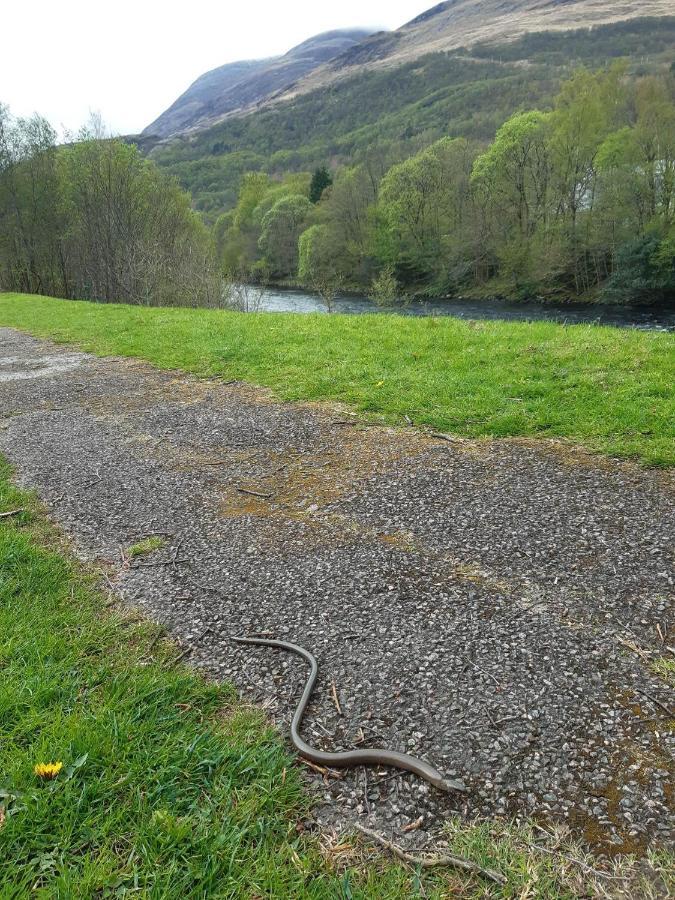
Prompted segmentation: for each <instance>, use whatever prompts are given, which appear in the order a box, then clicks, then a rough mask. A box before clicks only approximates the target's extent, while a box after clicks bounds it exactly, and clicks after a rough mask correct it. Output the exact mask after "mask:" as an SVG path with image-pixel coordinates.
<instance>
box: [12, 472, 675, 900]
mask: <svg viewBox="0 0 675 900" xmlns="http://www.w3.org/2000/svg"><path fill="white" fill-rule="evenodd" d="M9 479H10V470H9V467H8V466H7V465H6V464H5V463H4V462H2V461H1V460H0V513H3V512H7V511H16V510H22V511H20V512H18V513H17V514H14V515H11V516H8V517H4V516H2V517H0V673H1V677H0V897H1V898H2V900H15V898H16V900H19V898H24V897H29V896H30V897H37V898H44V900H54V898H59V900H61V898H63V900H72V898H87V900H88V898H93V897H122V896H127V895H129V896H134V897H141V898H157V900H159V898H162V900H173V898H175V900H184V898H241V900H244V898H245V900H251V898H263V897H265V898H279V900H287V898H294V900H296V898H297V900H304V898H316V900H369V898H372V900H375V898H381V900H407V898H413V897H420V898H422V897H424V898H432V900H433V898H435V900H441V898H444V897H457V898H475V900H478V898H516V897H523V896H527V897H529V898H533V900H536V898H541V900H553V898H561V900H563V898H569V900H572V898H575V897H579V896H582V895H583V896H589V897H592V896H598V897H599V896H603V897H605V896H607V894H604V893H602V894H601V893H599V887H598V885H604V886H605V887H606V886H608V885H609V886H610V887H612V886H614V885H618V884H620V885H621V886H622V887H625V888H626V889H627V890H628V894H623V895H622V896H639V897H644V898H645V900H647V898H656V897H658V896H663V889H664V886H665V884H666V879H668V878H671V879H672V873H673V861H672V858H670V857H668V856H665V855H663V854H651V855H650V857H649V859H648V860H645V861H642V862H640V863H635V862H634V861H632V860H630V859H627V860H625V861H624V862H623V863H621V864H620V872H621V876H622V880H621V881H620V882H615V881H607V880H606V879H604V878H603V879H601V880H600V881H598V880H597V879H595V878H593V877H591V876H590V875H589V874H588V871H587V869H585V868H584V866H585V865H587V864H588V863H589V862H592V860H590V859H589V857H588V856H586V855H584V854H583V853H582V851H581V850H580V849H579V847H577V846H575V845H574V844H570V841H569V837H568V838H567V839H565V840H563V839H562V837H561V836H560V835H553V836H546V835H545V834H544V835H542V833H541V829H540V830H539V831H536V830H535V828H536V826H521V827H518V828H516V827H515V826H511V825H509V824H508V823H505V822H495V823H481V824H477V825H464V824H462V823H460V822H451V823H449V824H448V830H447V837H448V841H449V845H450V848H451V851H452V852H455V853H460V854H463V855H465V856H467V857H469V858H470V859H472V860H474V861H475V862H477V863H478V864H479V865H482V866H484V867H489V868H492V869H497V870H498V871H500V872H502V873H503V874H504V875H505V877H506V879H507V883H506V884H505V885H504V886H503V887H502V886H498V885H495V884H492V883H489V882H484V881H482V880H480V879H478V878H476V877H471V876H468V875H466V874H463V873H458V872H456V871H454V870H452V869H440V870H437V871H435V872H425V873H422V872H420V871H415V869H414V868H411V867H405V868H404V867H403V866H401V865H397V864H392V863H390V862H389V861H388V860H385V859H383V858H382V857H381V855H378V854H376V853H374V852H371V851H370V850H369V849H368V848H366V847H365V846H364V845H363V843H362V842H359V841H358V840H356V839H350V838H349V836H347V837H346V838H345V837H341V838H340V839H339V844H338V845H337V846H335V845H333V847H332V848H331V847H330V846H328V847H326V846H325V839H324V844H323V846H322V842H321V841H320V839H319V837H317V836H312V835H311V834H306V833H305V832H303V830H302V828H301V827H299V823H300V822H301V821H302V817H303V815H304V814H305V813H306V811H307V809H308V806H309V803H308V799H307V796H306V795H305V794H304V793H303V791H302V789H301V785H300V779H299V776H298V771H297V769H296V768H295V767H294V765H293V764H292V760H291V759H290V758H289V756H288V754H287V753H286V752H285V750H284V749H283V746H282V744H281V741H280V739H279V737H278V736H277V735H276V734H275V733H274V732H273V731H272V730H271V729H270V728H269V727H268V726H267V725H266V724H265V721H264V719H263V717H262V715H261V714H260V713H259V712H256V711H255V710H254V709H251V708H249V707H246V706H244V705H242V704H241V703H240V702H239V701H238V700H237V698H236V695H235V692H234V690H233V689H232V688H230V687H227V686H217V685H213V684H209V683H207V682H206V681H204V680H203V679H201V678H200V677H199V676H197V675H196V674H194V673H191V672H190V671H189V670H188V669H187V668H185V667H182V666H180V665H177V664H176V660H177V656H178V653H177V649H176V647H175V646H173V645H172V643H171V642H170V641H168V640H167V639H166V638H165V637H163V636H162V632H161V631H158V626H156V625H153V624H151V623H147V622H145V623H144V622H143V621H142V620H139V619H138V618H137V617H136V616H135V615H134V614H132V613H130V612H126V613H125V612H124V611H123V610H122V609H121V608H120V607H119V606H118V605H117V604H116V603H115V602H113V600H111V599H109V598H107V597H105V596H102V595H101V594H100V593H99V591H98V590H97V588H96V581H95V580H94V576H93V574H92V573H88V572H87V571H85V570H84V569H83V568H82V566H81V565H80V564H78V563H77V562H76V561H74V560H73V559H72V558H71V556H70V554H69V552H68V548H67V547H65V546H64V545H63V544H62V542H61V541H60V539H59V536H58V535H57V534H56V533H55V531H54V530H53V529H52V528H51V527H50V526H49V525H48V524H47V522H46V520H45V518H44V515H43V514H42V512H41V510H40V508H39V506H38V505H37V503H36V502H35V500H34V499H33V498H32V497H30V496H28V495H26V494H25V493H21V492H19V491H18V490H16V489H15V488H14V487H13V486H12V485H11V482H10V480H9ZM158 638H159V639H158ZM56 762H61V763H63V769H62V770H61V772H60V774H59V775H58V776H57V777H56V778H55V779H54V780H53V781H44V780H41V779H39V778H38V777H37V776H36V774H35V772H34V767H35V765H36V764H38V763H56ZM537 846H539V847H543V848H544V849H543V850H539V849H535V847H537ZM623 879H625V881H624V880H623Z"/></svg>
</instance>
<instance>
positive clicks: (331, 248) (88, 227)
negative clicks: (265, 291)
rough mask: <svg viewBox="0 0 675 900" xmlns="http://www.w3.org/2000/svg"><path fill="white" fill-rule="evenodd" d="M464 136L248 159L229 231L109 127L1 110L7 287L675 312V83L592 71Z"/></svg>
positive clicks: (161, 296)
mask: <svg viewBox="0 0 675 900" xmlns="http://www.w3.org/2000/svg"><path fill="white" fill-rule="evenodd" d="M481 65H482V63H481ZM487 65H490V64H489V63H487ZM405 89H406V88H405V85H403V86H402V90H405ZM448 131H449V133H448V134H444V135H442V136H440V137H437V138H434V139H433V140H432V139H429V140H428V141H427V142H424V141H423V140H419V141H418V142H417V143H418V146H417V149H415V150H414V151H413V152H408V151H406V152H402V144H401V143H400V142H399V143H397V142H394V141H384V140H383V141H381V142H372V143H370V144H367V145H364V146H363V148H362V149H361V150H360V152H359V154H358V155H357V156H355V157H354V158H353V159H350V160H348V161H347V162H346V163H344V164H342V163H340V162H339V161H336V159H335V158H334V157H326V158H325V159H324V160H323V162H322V163H321V164H319V165H317V166H316V168H315V169H314V172H313V174H312V172H311V171H302V170H301V171H293V170H292V167H290V166H289V169H290V170H288V171H285V172H269V171H264V170H261V169H260V168H256V167H255V166H249V165H248V163H250V159H249V157H248V156H247V151H236V152H234V153H233V154H232V155H233V157H235V158H236V161H237V165H241V168H242V171H241V173H240V176H239V179H238V180H239V190H238V192H237V194H236V195H235V197H234V198H233V204H232V207H231V208H230V209H228V210H227V211H226V212H222V213H221V214H220V215H218V216H217V217H216V218H215V220H214V221H213V223H212V224H211V222H210V221H209V219H208V218H205V217H204V216H203V215H201V214H200V213H199V212H198V211H197V210H195V209H194V208H193V207H194V198H192V197H191V196H190V194H189V193H188V192H187V191H186V190H184V189H183V188H182V187H181V186H180V185H179V183H178V180H177V179H176V177H175V176H173V175H172V174H170V172H168V171H166V170H165V169H163V168H162V167H160V166H159V165H158V164H157V162H156V161H155V159H153V158H146V157H144V156H143V154H142V153H141V151H140V150H139V148H137V147H136V146H135V145H133V144H130V143H128V142H126V141H123V140H120V139H114V138H112V137H111V136H110V135H108V134H106V133H105V130H104V129H103V127H102V126H101V123H100V122H97V121H93V122H92V123H91V124H90V126H89V127H88V128H85V129H84V130H83V131H82V132H81V134H80V135H78V137H77V139H76V140H73V141H71V142H69V143H67V144H61V145H59V144H58V143H57V140H56V135H55V133H54V131H53V129H52V128H51V127H50V125H49V124H48V123H47V122H46V121H45V120H44V119H42V118H40V117H39V116H34V117H33V118H31V119H27V120H25V119H19V120H15V119H13V118H12V117H11V116H10V114H9V111H8V110H7V109H6V108H5V107H0V287H2V288H4V289H7V290H14V291H22V292H26V293H42V294H48V295H53V296H60V297H72V298H81V299H95V300H101V301H112V300H117V301H125V302H131V303H139V304H146V305H156V304H164V305H191V306H217V305H222V304H223V303H227V285H228V284H232V283H237V282H259V283H270V282H272V283H277V284H279V283H281V284H284V283H285V284H296V285H297V284H301V285H303V286H305V287H307V288H309V289H311V290H313V291H316V292H318V293H319V294H320V295H321V296H322V297H323V298H324V300H325V302H326V303H327V305H328V307H329V308H330V307H331V304H332V300H333V298H334V297H335V295H336V294H337V292H338V291H340V290H353V291H359V292H363V293H367V294H368V295H369V296H370V297H371V298H372V299H373V300H374V301H375V302H377V303H380V304H383V305H386V304H390V303H392V302H395V301H401V300H403V301H405V300H406V299H408V298H411V297H424V296H428V297H435V296H458V297H462V296H466V297H481V298H489V297H508V298H514V299H526V298H532V297H543V298H546V299H552V300H558V301H560V300H563V301H570V300H597V299H600V300H604V301H607V302H618V303H627V304H657V303H667V302H669V301H672V300H673V298H674V297H675V71H673V70H672V69H671V71H670V72H665V73H662V74H643V75H635V73H632V72H629V71H628V64H627V63H626V62H624V61H615V62H613V63H611V64H609V65H608V66H605V67H603V68H601V69H598V70H596V71H592V70H590V69H588V68H585V67H580V68H578V69H577V70H576V71H575V72H574V73H573V74H572V75H571V77H569V78H568V79H567V80H565V81H564V82H563V83H562V84H561V86H560V88H559V90H558V92H557V93H556V94H555V95H554V96H553V97H552V98H551V101H550V103H542V104H540V105H539V106H537V107H531V108H527V107H523V108H521V109H520V110H518V111H516V112H514V113H513V114H512V115H510V117H509V118H507V119H506V121H505V122H503V123H502V124H500V125H499V127H498V128H497V130H496V134H495V135H494V137H493V138H492V139H484V138H481V137H478V136H476V134H475V133H473V134H466V135H458V134H457V133H456V131H457V123H456V122H453V127H452V128H449V129H448ZM408 150H409V148H408Z"/></svg>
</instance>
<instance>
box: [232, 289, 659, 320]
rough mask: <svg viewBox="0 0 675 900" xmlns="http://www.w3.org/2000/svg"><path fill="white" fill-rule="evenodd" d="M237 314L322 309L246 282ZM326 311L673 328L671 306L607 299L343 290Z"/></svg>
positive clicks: (297, 295) (309, 299) (312, 297)
mask: <svg viewBox="0 0 675 900" xmlns="http://www.w3.org/2000/svg"><path fill="white" fill-rule="evenodd" d="M243 295H244V296H245V303H244V304H242V309H241V311H242V312H245V311H258V312H294V313H327V312H329V310H328V308H327V306H326V303H325V302H324V300H322V299H321V297H319V296H318V295H317V294H312V293H310V292H308V291H306V290H304V289H302V288H300V287H290V286H287V285H275V286H266V287H262V286H255V285H247V286H246V287H245V289H244V291H243ZM330 312H331V313H334V314H342V315H363V314H371V315H376V314H385V315H386V314H389V315H392V314H395V315H399V316H406V317H408V316H413V317H417V318H427V317H434V316H436V317H452V318H457V319H487V320H490V321H503V322H537V321H541V322H557V323H558V324H570V325H581V324H595V325H614V326H616V327H620V328H639V329H641V330H644V331H675V307H673V308H672V309H662V308H658V307H646V306H643V307H629V306H625V305H619V304H609V303H592V302H588V303H578V302H577V303H561V302H557V303H556V302H553V301H549V300H543V299H537V300H506V299H502V298H498V297H483V298H478V297H457V298H447V297H446V298H441V297H436V298H430V299H422V298H415V299H405V300H401V301H400V302H397V303H395V304H392V305H391V306H377V305H376V304H375V303H373V301H372V300H370V299H369V298H368V297H366V296H364V295H363V294H358V293H356V292H354V293H350V292H345V293H343V294H341V295H340V296H338V297H336V298H335V300H334V301H333V303H332V305H331V309H330Z"/></svg>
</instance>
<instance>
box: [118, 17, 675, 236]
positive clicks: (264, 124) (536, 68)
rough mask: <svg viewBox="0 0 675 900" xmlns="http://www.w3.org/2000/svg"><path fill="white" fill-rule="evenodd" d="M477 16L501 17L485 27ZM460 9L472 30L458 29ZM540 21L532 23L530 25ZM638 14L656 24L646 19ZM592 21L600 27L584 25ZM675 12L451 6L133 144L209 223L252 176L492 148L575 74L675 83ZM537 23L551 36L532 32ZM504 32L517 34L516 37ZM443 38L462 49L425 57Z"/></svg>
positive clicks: (240, 89) (241, 92) (243, 85)
mask: <svg viewBox="0 0 675 900" xmlns="http://www.w3.org/2000/svg"><path fill="white" fill-rule="evenodd" d="M480 8H483V9H485V10H488V11H489V10H492V12H493V13H494V15H493V17H492V18H491V19H490V18H489V17H488V18H487V19H486V20H485V21H483V23H482V25H481V23H480V15H479V12H480ZM460 9H461V10H464V12H465V13H466V15H467V20H466V21H464V20H462V18H461V17H460V18H454V19H453V18H451V17H452V16H455V17H456V16H457V14H458V11H459V10H460ZM536 9H539V10H540V15H539V16H536V15H533V18H532V21H531V22H529V20H528V19H527V17H525V18H523V17H522V16H523V11H524V10H529V11H530V12H531V13H533V11H535V10H536ZM643 9H648V10H649V11H650V12H651V13H652V15H651V16H640V15H639V14H640V13H641V12H642V10H643ZM593 11H594V12H593ZM591 12H593V15H594V16H595V17H596V24H593V25H591V26H589V24H588V22H589V21H593V19H592V18H588V16H589V15H590V13H591ZM674 12H675V10H673V9H672V0H634V2H632V3H629V2H628V0H616V5H615V7H613V8H612V9H611V10H609V9H606V10H605V12H604V13H603V15H605V14H606V17H607V18H608V19H613V18H617V17H618V18H617V21H608V22H606V23H603V22H597V17H598V16H600V13H601V9H600V5H599V4H598V3H597V2H596V0H566V2H565V0H550V2H549V3H547V4H543V2H542V0H481V3H480V4H479V3H478V2H477V0H471V2H470V0H455V2H453V3H443V4H441V5H440V6H438V7H434V8H433V9H431V10H429V11H428V12H427V13H424V14H423V15H421V16H418V17H417V18H416V19H415V20H413V21H412V22H410V23H408V24H407V25H406V26H404V27H403V28H401V29H399V30H398V31H397V32H390V33H382V32H380V33H377V34H372V35H369V36H366V37H365V38H364V39H363V40H361V41H359V42H358V43H357V42H352V44H351V46H350V47H348V48H347V49H346V50H345V51H344V52H342V53H341V54H339V55H338V56H333V58H332V59H331V60H329V61H328V63H324V64H322V65H320V66H319V67H318V68H317V67H315V68H314V70H313V71H312V72H311V73H309V74H308V75H306V76H305V77H304V78H301V79H299V80H297V81H296V82H295V83H294V84H293V85H292V86H289V87H287V88H286V89H285V90H283V91H281V92H279V91H277V92H276V93H275V94H273V95H272V94H269V93H268V94H267V95H266V96H265V97H264V99H262V100H261V101H260V102H254V103H253V104H251V103H250V102H249V100H248V99H246V96H247V95H246V91H247V90H249V88H250V87H251V83H253V85H255V83H256V82H257V79H258V78H259V77H260V76H262V75H263V72H264V71H265V70H269V69H270V68H273V67H272V66H271V64H270V62H269V61H263V62H262V63H260V64H259V65H260V66H261V68H260V69H259V70H258V71H257V73H256V72H252V73H250V74H249V76H247V77H245V78H243V79H240V80H236V79H235V80H234V83H233V86H232V90H233V92H234V93H238V97H239V99H238V101H237V102H239V103H240V104H242V103H248V105H247V106H246V105H240V106H238V107H237V106H234V100H233V99H232V98H228V97H225V98H220V99H219V101H218V102H219V103H220V104H222V105H226V102H225V101H227V100H228V99H229V100H230V107H229V112H226V113H220V114H219V115H216V116H211V117H209V116H208V115H204V114H203V111H202V112H200V113H198V114H197V115H195V113H194V110H193V111H192V112H191V113H190V115H191V116H192V117H193V122H194V123H196V125H195V124H193V125H186V126H183V125H179V126H178V127H177V130H176V131H173V132H172V133H171V134H170V135H169V136H168V137H166V138H163V137H162V136H159V137H158V136H156V135H155V134H154V133H153V127H154V126H151V127H150V128H148V129H146V133H145V134H144V135H142V136H141V135H136V136H130V137H129V138H128V139H129V140H130V141H132V142H133V143H135V144H137V145H138V146H139V147H140V148H141V150H142V151H143V152H144V153H146V154H147V155H149V156H151V157H152V158H153V159H154V160H155V162H157V163H158V164H159V165H160V166H162V167H163V168H164V169H166V170H167V171H169V172H170V173H171V174H173V175H175V176H176V177H177V178H178V180H179V181H180V183H181V184H182V185H183V187H185V188H186V189H187V190H189V191H190V192H191V193H192V196H193V198H194V204H195V207H196V209H198V210H199V211H200V212H201V213H202V214H203V215H204V216H205V217H206V219H207V220H208V221H215V219H216V218H217V217H218V216H219V215H220V214H221V213H222V212H224V211H227V210H229V209H231V208H232V207H233V206H234V205H235V203H236V201H237V196H238V192H239V187H240V184H241V180H242V178H243V176H244V175H245V174H246V173H247V172H252V171H259V172H266V173H268V174H269V175H270V176H271V177H273V178H275V179H280V178H283V177H284V176H285V175H287V174H289V173H298V172H312V171H314V170H315V169H316V168H318V167H320V166H325V165H328V166H330V167H331V168H333V169H337V168H340V167H341V166H351V165H354V164H356V163H359V162H368V164H369V165H371V164H372V165H374V166H376V167H377V166H379V165H380V163H381V161H385V162H387V163H388V164H391V162H395V161H399V160H401V159H404V158H406V157H407V156H412V155H413V154H415V153H416V152H418V150H419V149H420V148H421V147H424V146H428V145H429V144H431V143H432V142H433V141H435V140H437V139H438V138H440V137H447V136H449V137H464V138H467V139H469V140H471V141H475V142H478V143H480V144H486V143H488V142H490V141H491V140H492V139H493V138H494V135H495V132H496V131H497V129H498V128H499V127H500V125H501V124H502V123H503V122H504V121H505V120H506V119H507V118H508V117H509V116H510V115H511V114H512V113H514V112H516V111H517V110H522V109H534V108H539V109H547V108H549V107H550V105H551V103H552V101H553V98H554V96H555V94H556V93H557V91H558V88H559V86H560V84H561V82H562V81H564V80H565V79H567V78H569V76H570V74H571V73H572V72H573V70H574V69H575V68H578V67H579V66H586V67H587V68H589V69H597V68H600V67H603V66H606V65H608V64H610V63H611V62H612V61H613V60H617V59H623V60H625V61H626V65H627V76H628V77H630V78H633V77H640V76H643V75H646V74H659V73H660V74H663V73H666V72H668V71H669V70H670V71H675V68H673V47H674V46H675V15H673V13H674ZM668 13H670V15H668ZM500 15H501V16H502V18H499V16H500ZM561 16H562V18H561ZM556 17H557V18H556ZM621 17H623V18H621ZM542 19H543V21H544V22H545V23H547V24H549V25H551V28H550V30H546V29H543V30H533V29H535V26H536V24H537V23H538V22H541V21H542ZM452 21H454V23H455V24H454V30H450V31H449V30H448V22H452ZM508 22H510V23H511V25H510V26H509V27H510V28H511V29H515V28H516V26H518V27H519V28H521V30H522V33H521V34H520V36H513V34H514V32H513V30H509V28H507V24H508ZM556 22H557V24H558V26H559V27H553V26H554V25H555V23H556ZM579 22H581V23H582V24H581V26H580V27H575V26H576V25H577V24H578V23H579ZM499 23H501V25H500V24H499ZM518 23H519V24H518ZM479 26H480V27H479ZM502 26H503V29H504V35H502V33H501V31H500V27H502ZM351 34H352V35H353V34H354V33H353V32H351ZM487 35H492V37H489V38H488V36H487ZM479 38H480V40H479ZM441 40H444V41H446V42H447V41H454V42H455V43H456V44H457V45H458V46H457V47H456V48H455V49H454V50H453V49H446V50H438V49H429V50H428V51H427V48H437V46H438V42H439V41H441ZM310 43H311V42H310ZM293 52H294V51H292V52H291V54H289V55H292V54H293ZM401 54H403V55H401ZM281 59H283V57H282V58H281ZM218 71H219V70H216V73H217V72H218ZM206 77H207V76H204V78H206ZM200 81H201V79H200ZM216 84H217V78H216ZM277 84H278V82H277ZM247 86H248V87H247ZM226 93H227V92H226ZM242 98H243V99H242ZM181 99H182V98H181ZM178 103H179V101H177V104H175V105H174V106H176V105H178ZM221 108H222V107H221ZM166 115H168V111H167V114H166ZM378 160H379V161H378Z"/></svg>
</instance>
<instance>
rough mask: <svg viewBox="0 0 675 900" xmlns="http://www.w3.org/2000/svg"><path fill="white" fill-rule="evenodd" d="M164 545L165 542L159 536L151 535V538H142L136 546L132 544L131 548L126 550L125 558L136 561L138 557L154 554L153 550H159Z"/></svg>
mask: <svg viewBox="0 0 675 900" xmlns="http://www.w3.org/2000/svg"><path fill="white" fill-rule="evenodd" d="M165 544H166V540H165V539H164V538H163V537H160V536H159V535H152V536H151V537H147V538H143V540H141V541H139V542H138V543H137V544H134V545H133V546H132V547H129V548H128V550H127V556H128V557H129V559H137V558H138V557H139V556H147V555H148V554H149V553H154V552H155V550H161V549H162V547H164V545H165Z"/></svg>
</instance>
